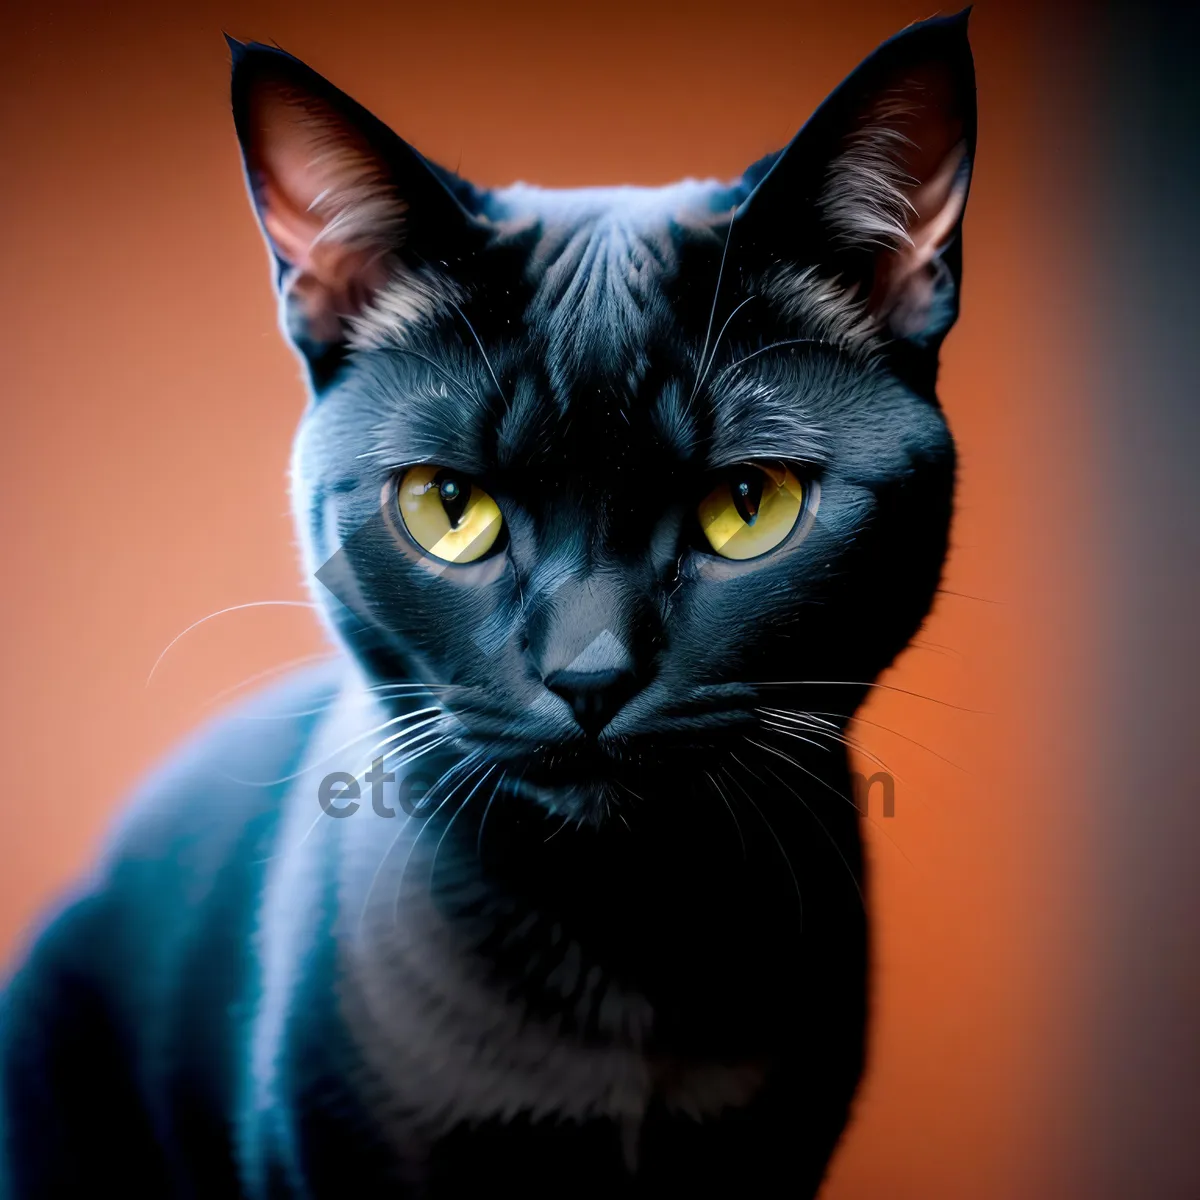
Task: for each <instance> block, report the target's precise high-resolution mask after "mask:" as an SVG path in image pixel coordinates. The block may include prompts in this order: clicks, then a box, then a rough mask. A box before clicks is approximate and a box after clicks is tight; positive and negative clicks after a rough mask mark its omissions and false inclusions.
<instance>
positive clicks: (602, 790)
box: [505, 727, 745, 821]
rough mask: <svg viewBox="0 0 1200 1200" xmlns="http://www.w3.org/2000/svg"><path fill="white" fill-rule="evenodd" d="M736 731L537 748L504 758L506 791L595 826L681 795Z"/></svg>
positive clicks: (732, 741) (726, 746) (732, 740)
mask: <svg viewBox="0 0 1200 1200" xmlns="http://www.w3.org/2000/svg"><path fill="white" fill-rule="evenodd" d="M744 732H745V731H744V729H741V728H740V727H739V728H738V729H737V730H734V729H731V730H729V731H728V732H727V733H726V734H725V735H723V736H714V735H712V734H711V733H710V734H709V736H707V737H704V738H703V739H697V738H695V737H694V736H691V737H684V736H679V735H675V736H671V735H669V734H667V735H664V734H659V735H656V736H653V737H645V738H612V739H605V738H601V739H599V740H595V741H593V740H582V739H581V740H579V741H572V742H567V743H560V744H554V745H538V746H533V747H530V748H528V749H524V750H522V751H519V752H517V753H516V754H514V755H512V756H511V757H508V758H506V761H505V768H506V775H507V778H508V780H509V786H510V787H511V788H512V790H513V791H515V792H516V793H518V794H520V795H523V796H524V797H525V798H526V799H529V800H533V801H535V802H537V803H538V804H539V805H541V806H542V807H543V808H546V809H548V810H549V811H551V812H554V813H561V814H563V815H570V816H573V817H577V818H580V819H582V820H594V821H599V820H601V819H603V818H604V817H606V816H611V815H613V814H615V813H619V812H620V811H621V810H622V809H623V808H628V807H630V806H632V805H638V804H646V803H651V802H657V801H661V799H662V798H663V797H664V795H669V794H674V793H677V792H679V791H682V790H686V787H687V779H688V777H689V775H690V774H692V773H694V772H695V771H696V769H697V764H699V763H708V764H710V765H711V764H712V763H713V761H714V759H717V758H719V757H720V754H721V751H722V750H723V749H730V748H732V747H733V745H734V744H735V740H736V739H737V737H738V735H739V734H741V733H744Z"/></svg>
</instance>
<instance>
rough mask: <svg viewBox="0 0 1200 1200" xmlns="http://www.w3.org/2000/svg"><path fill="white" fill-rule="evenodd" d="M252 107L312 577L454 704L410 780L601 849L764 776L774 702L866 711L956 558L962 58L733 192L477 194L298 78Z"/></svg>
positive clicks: (907, 67) (873, 75)
mask: <svg viewBox="0 0 1200 1200" xmlns="http://www.w3.org/2000/svg"><path fill="white" fill-rule="evenodd" d="M234 100H235V113H236V114H237V116H238V120H239V130H240V132H241V133H242V138H243V146H244V148H245V151H246V160H247V167H248V171H249V176H250V181H251V186H252V192H253V195H254V197H255V200H256V204H257V207H258V211H259V213H260V216H261V218H262V220H263V225H264V228H265V231H266V233H267V235H268V240H269V244H270V246H271V249H272V252H273V255H274V259H275V262H276V264H277V266H278V268H279V284H280V291H281V295H282V297H283V300H284V322H285V327H286V329H287V331H288V333H289V336H290V337H291V339H292V341H293V343H294V344H295V345H296V346H297V347H298V349H299V350H300V351H301V353H302V354H303V356H304V358H305V361H306V363H307V365H308V368H309V372H310V378H311V380H312V385H313V402H312V403H311V405H310V407H309V409H308V411H307V413H306V415H305V417H304V420H303V423H302V425H301V429H300V432H299V435H298V440H297V445H296V454H295V471H294V490H295V501H296V511H297V513H298V516H299V518H300V521H301V534H302V538H303V543H304V545H305V549H306V556H307V560H308V564H309V566H310V568H311V569H312V570H313V571H314V572H315V573H316V574H317V577H318V578H319V579H320V580H321V581H322V583H323V584H324V585H325V586H324V588H323V589H322V591H323V596H324V599H325V601H326V603H327V604H328V606H329V611H330V615H331V618H332V620H333V623H334V624H335V625H336V626H337V628H338V629H339V631H340V634H341V636H342V638H343V640H344V641H345V643H346V645H347V646H348V647H349V649H350V650H351V651H352V652H353V653H354V654H355V655H356V657H357V658H358V659H359V660H360V662H361V663H362V664H363V665H364V667H365V668H366V669H367V671H368V673H369V674H370V676H371V677H372V679H373V680H374V681H376V682H378V683H382V684H387V683H390V682H392V681H396V680H403V679H417V680H420V681H423V682H425V683H428V684H430V685H431V687H432V688H433V691H432V695H433V696H434V697H435V699H436V701H437V704H438V705H439V706H440V708H441V709H442V710H443V711H444V712H445V713H446V714H447V717H446V718H445V719H440V718H439V719H435V720H434V721H433V722H432V727H426V731H425V732H422V733H420V734H419V735H415V736H417V741H415V742H412V743H411V745H412V746H414V747H418V748H419V747H420V746H421V745H422V744H425V745H428V744H430V739H432V738H435V737H440V736H446V735H450V736H453V737H454V738H456V739H457V741H458V744H459V745H461V746H469V747H470V748H472V749H474V750H477V751H479V752H481V754H482V755H484V756H486V758H487V759H488V760H490V761H493V762H495V763H497V764H498V765H502V766H503V767H504V768H505V769H506V770H508V771H509V772H510V773H511V775H512V776H513V777H514V778H519V779H520V780H521V781H522V782H521V786H522V787H523V788H524V790H525V791H526V792H527V793H529V794H531V795H534V796H536V797H537V798H538V799H540V800H541V801H542V802H543V803H545V804H546V805H547V806H548V807H550V808H551V809H553V810H555V811H563V812H570V813H574V814H576V815H580V816H582V815H585V814H586V815H591V816H599V815H601V814H602V813H603V812H606V811H608V810H609V809H610V808H619V804H620V800H621V797H622V795H628V796H631V797H632V796H635V795H636V796H642V795H644V794H645V793H646V792H647V791H648V790H651V789H653V788H654V787H655V781H656V780H657V779H659V778H665V777H668V776H669V777H670V778H672V779H674V780H678V779H680V778H681V777H683V776H685V775H686V772H687V770H688V768H692V769H694V770H695V771H700V772H702V771H704V770H709V769H711V766H712V762H713V761H714V759H713V756H714V754H716V755H719V754H721V753H722V752H727V753H730V754H736V749H737V746H738V744H739V739H741V738H744V737H746V736H747V735H750V736H753V735H754V733H755V730H756V728H757V727H758V725H759V724H760V722H761V720H762V711H761V710H762V709H763V708H770V707H772V706H773V705H777V704H779V703H780V700H779V697H780V695H781V694H782V693H781V692H780V691H779V690H776V689H778V687H779V686H780V685H784V684H786V685H787V694H788V695H789V696H790V697H791V698H792V700H791V701H790V702H794V699H795V696H796V694H797V692H799V693H800V694H802V695H803V696H804V697H805V701H804V703H805V707H806V708H807V709H809V710H810V711H815V712H820V713H824V714H826V717H827V718H828V719H831V720H832V721H833V722H834V724H835V725H836V724H837V723H839V722H840V721H841V720H842V719H843V718H844V716H845V715H847V714H848V713H850V712H851V711H852V709H853V707H854V705H855V704H856V703H857V701H858V699H859V698H860V697H861V694H862V691H863V690H864V689H865V687H866V685H867V684H868V683H869V682H870V681H871V680H872V679H873V677H874V676H875V675H876V674H877V673H878V672H879V671H880V670H881V669H882V668H883V667H884V666H886V665H887V663H888V662H890V661H891V659H892V658H893V657H894V656H895V654H896V653H897V652H898V651H899V650H900V649H901V648H902V647H903V645H904V644H905V642H906V641H907V640H908V638H909V637H910V636H911V635H912V633H913V632H914V630H915V628H916V626H917V625H918V624H919V622H920V620H921V619H922V617H923V616H924V614H925V612H926V611H927V609H928V606H929V603H930V600H931V597H932V594H933V591H934V589H935V587H936V583H937V578H938V574H939V572H940V569H941V563H942V559H943V557H944V553H945V545H946V536H947V528H948V523H949V517H950V505H951V491H952V482H953V447H952V442H951V439H950V436H949V433H948V430H947V428H946V425H945V422H944V420H943V418H942V415H941V413H940V410H939V408H938V406H937V404H936V401H935V400H934V397H933V384H934V379H935V376H936V359H937V350H938V346H939V344H940V341H941V339H942V337H943V336H944V335H945V333H946V331H947V329H948V328H949V326H950V325H951V324H952V322H953V319H954V316H955V314H956V311H957V289H958V282H959V279H958V274H959V261H960V260H959V250H958V247H959V233H960V227H961V218H962V212H963V206H964V204H965V199H966V192H967V184H968V179H969V171H970V162H971V150H972V146H973V139H974V109H973V79H972V76H971V72H970V55H969V51H968V50H967V47H966V39H965V29H964V27H963V24H962V22H961V21H947V22H931V23H927V24H926V25H924V26H918V27H915V28H914V29H913V30H910V31H908V32H907V33H906V34H904V35H902V36H901V37H900V38H898V39H894V40H893V42H891V43H888V44H887V45H886V46H885V47H884V48H883V49H882V50H881V51H880V52H878V53H877V54H876V55H875V56H874V57H873V58H872V59H871V60H869V61H868V63H867V64H865V65H864V66H863V67H862V68H860V70H859V71H858V72H857V73H856V74H855V76H853V77H851V79H850V80H849V81H848V82H847V84H846V85H845V86H844V87H843V88H842V89H840V90H839V92H838V93H836V94H835V96H834V97H833V98H832V99H831V100H830V101H829V102H828V103H827V105H826V106H825V107H824V108H823V109H822V110H821V112H820V113H819V114H818V116H817V117H816V118H814V120H813V122H810V124H809V126H806V128H805V130H804V131H802V133H801V135H799V136H798V138H797V139H796V141H795V142H794V143H793V144H792V145H791V146H790V147H789V148H788V149H787V150H786V151H785V152H783V153H782V154H781V155H778V156H773V157H772V158H771V159H770V160H766V161H764V162H763V163H760V164H757V165H756V166H755V167H753V168H751V169H750V171H748V172H747V173H746V175H745V176H744V177H743V178H742V179H741V180H739V181H737V182H735V183H734V184H731V185H719V184H706V183H688V184H681V185H677V186H675V187H672V188H664V189H657V190H651V189H632V188H626V189H612V190H596V191H588V192H576V193H554V192H544V191H539V190H538V189H535V188H529V187H524V186H518V187H514V188H510V189H506V190H502V191H495V192H486V193H485V192H481V191H479V190H477V189H474V188H472V187H470V185H467V184H465V183H463V182H462V181H460V180H457V179H455V178H453V177H452V176H450V175H449V174H448V173H446V172H444V171H442V170H440V169H439V168H436V167H433V166H431V165H430V164H428V163H426V162H425V161H424V160H422V159H420V158H419V157H418V156H416V155H415V153H414V152H413V151H411V150H410V149H409V148H408V147H407V146H405V145H404V143H402V142H400V141H399V140H398V139H396V138H395V137H394V135H392V134H390V133H388V132H387V131H386V130H384V129H383V128H382V127H381V126H379V125H378V124H377V123H375V122H374V121H373V120H372V119H371V118H370V117H369V116H367V115H366V114H365V113H363V112H362V110H360V109H358V108H357V107H356V106H354V105H353V104H352V102H350V101H348V100H347V99H346V98H345V97H343V96H342V95H341V94H340V93H338V92H336V91H334V90H333V89H332V88H330V86H329V85H328V84H325V83H324V81H321V80H319V79H318V78H317V77H315V76H313V75H312V73H311V72H309V71H307V69H306V68H303V67H302V66H300V65H299V64H297V63H295V61H294V60H291V59H289V58H287V57H286V56H283V55H281V54H280V53H279V52H278V51H273V50H268V49H266V48H260V47H250V48H246V47H240V48H235V75H234ZM435 717H436V714H435ZM421 739H424V742H422V740H421ZM409 744H410V743H407V742H406V743H405V745H409ZM698 752H703V755H702V756H701V755H699V754H698Z"/></svg>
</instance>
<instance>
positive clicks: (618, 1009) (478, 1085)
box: [341, 911, 766, 1166]
mask: <svg viewBox="0 0 1200 1200" xmlns="http://www.w3.org/2000/svg"><path fill="white" fill-rule="evenodd" d="M404 916H405V918H407V919H402V920H401V921H400V922H398V925H400V926H404V927H405V928H404V932H403V933H402V934H401V933H397V935H396V938H395V939H394V943H393V948H392V951H391V953H390V954H386V955H374V956H372V959H371V960H370V962H369V963H365V962H359V963H357V964H351V965H348V966H347V969H346V973H345V974H344V976H343V979H342V990H341V1002H342V1006H343V1014H344V1017H345V1019H346V1022H347V1026H348V1028H349V1029H350V1030H351V1033H352V1036H353V1037H354V1039H355V1042H356V1044H357V1046H358V1049H359V1051H360V1054H361V1056H362V1061H363V1063H364V1067H365V1070H364V1079H363V1080H362V1082H363V1083H364V1084H365V1087H366V1090H367V1093H368V1101H369V1103H370V1105H371V1107H372V1110H373V1111H374V1113H375V1115H376V1116H377V1117H378V1119H379V1120H380V1121H381V1122H382V1124H383V1125H384V1127H385V1128H386V1127H389V1126H391V1127H394V1128H395V1129H396V1131H397V1133H398V1135H399V1136H401V1137H411V1135H412V1133H413V1132H414V1127H419V1130H420V1133H421V1135H422V1136H423V1137H428V1138H436V1137H438V1136H440V1135H442V1134H444V1133H446V1132H448V1131H449V1130H451V1129H453V1128H455V1127H457V1126H460V1125H463V1124H466V1125H481V1124H485V1123H490V1122H495V1121H501V1122H503V1121H509V1120H513V1119H516V1118H522V1119H527V1120H529V1121H532V1122H538V1121H543V1120H545V1121H568V1122H574V1123H584V1122H588V1121H594V1120H607V1121H612V1122H614V1123H616V1124H617V1125H618V1126H619V1127H620V1128H621V1130H622V1131H623V1133H624V1136H625V1141H626V1156H627V1159H628V1160H629V1165H631V1166H632V1165H633V1157H632V1156H633V1150H632V1147H633V1146H634V1145H635V1144H636V1133H637V1131H638V1130H639V1129H640V1128H641V1125H642V1123H643V1122H644V1120H645V1118H646V1116H647V1113H648V1112H649V1111H650V1110H651V1108H652V1106H654V1107H661V1108H662V1109H664V1110H665V1111H667V1112H671V1113H675V1114H679V1115H682V1116H685V1117H688V1118H690V1119H693V1120H698V1121H699V1120H705V1119H708V1118H712V1117H717V1116H719V1115H720V1114H721V1113H722V1112H724V1111H726V1110H727V1109H730V1108H739V1107H742V1106H744V1105H746V1104H748V1103H750V1101H751V1100H753V1098H754V1097H755V1095H756V1094H757V1093H758V1092H759V1090H760V1089H761V1087H762V1085H763V1083H764V1080H765V1075H766V1070H765V1064H763V1063H759V1062H752V1061H734V1062H720V1061H706V1060H704V1059H702V1058H692V1059H687V1060H683V1059H669V1058H666V1057H663V1056H660V1055H658V1054H656V1053H655V1052H654V1051H653V1050H652V1049H651V1048H650V1033H651V1029H652V1026H653V1022H654V1013H653V1011H652V1009H651V1007H650V1005H649V1004H648V1003H647V1002H646V1000H645V999H644V997H642V996H640V995H639V994H637V993H636V992H634V991H630V990H628V989H625V988H622V987H620V986H619V985H618V984H617V983H616V982H615V981H613V980H611V979H608V978H606V977H605V976H604V974H603V973H602V972H601V971H600V970H599V969H598V968H595V967H589V966H588V965H587V964H586V961H583V962H581V963H580V965H579V966H578V967H577V968H575V970H576V972H577V977H576V978H575V979H574V980H572V979H567V980H565V987H566V988H567V989H569V992H570V995H569V996H568V995H564V997H563V1002H562V1006H561V1008H560V1010H559V1011H558V1012H557V1013H556V1014H555V1015H554V1016H553V1017H548V1016H544V1015H540V1014H538V1013H534V1012H533V1011H531V1009H530V1007H529V1006H528V1005H527V1004H526V1003H525V1002H524V1000H523V999H522V998H521V995H520V993H519V990H518V991H517V993H516V994H513V992H512V991H510V990H508V989H505V988H503V987H501V986H498V985H497V984H496V983H495V981H494V980H492V979H490V978H489V977H488V976H487V974H486V973H485V972H484V971H482V970H480V969H479V968H478V964H476V963H474V962H472V960H471V959H470V958H469V957H467V956H463V955H462V954H461V948H460V947H457V946H455V945H454V942H453V938H452V937H448V936H447V934H446V931H445V930H444V929H442V928H439V927H438V925H437V923H436V920H435V919H434V918H433V917H432V916H430V915H429V914H428V913H424V914H423V913H421V912H419V911H417V912H414V911H409V912H408V913H406V914H404ZM572 949H573V948H570V947H569V948H568V953H567V954H566V955H565V956H564V957H565V958H569V957H570V956H571V950H572ZM584 1009H586V1010H587V1012H588V1013H590V1015H591V1019H590V1021H588V1022H586V1023H587V1024H588V1025H590V1029H589V1035H588V1036H587V1037H586V1038H585V1037H583V1036H581V1035H580V1034H579V1033H578V1032H576V1030H577V1029H578V1028H579V1027H580V1026H582V1025H584V1024H585V1021H584V1020H583V1016H584V1011H583V1010H584Z"/></svg>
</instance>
